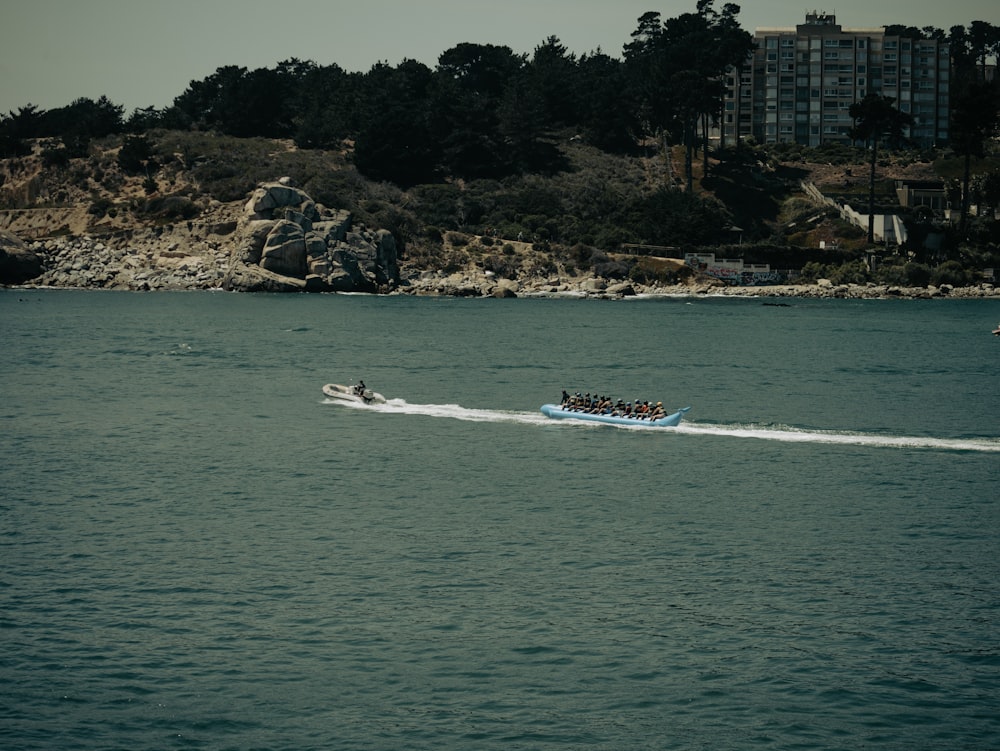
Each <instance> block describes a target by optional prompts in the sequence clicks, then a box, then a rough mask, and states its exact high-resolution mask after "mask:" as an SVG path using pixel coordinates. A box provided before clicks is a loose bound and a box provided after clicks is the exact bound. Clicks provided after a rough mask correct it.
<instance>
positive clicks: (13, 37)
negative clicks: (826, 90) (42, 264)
mask: <svg viewBox="0 0 1000 751" xmlns="http://www.w3.org/2000/svg"><path fill="white" fill-rule="evenodd" d="M724 2H725V0H716V3H715V7H716V9H717V10H719V9H721V8H722V5H723V4H724ZM737 4H739V5H740V6H741V7H742V9H743V10H742V12H741V13H740V15H739V20H740V24H741V26H742V27H743V28H744V29H746V30H747V31H750V32H751V33H752V32H753V30H754V29H755V28H757V27H759V26H765V27H772V26H794V25H795V24H797V23H801V22H802V21H803V20H804V19H805V14H806V12H808V11H812V10H819V11H825V12H827V13H832V14H835V15H836V16H837V21H838V23H840V24H841V25H843V26H845V27H873V26H882V25H886V24H894V23H900V24H905V25H908V26H916V27H924V26H936V27H938V28H941V29H945V30H947V29H949V28H950V27H952V26H955V25H963V26H968V24H969V23H970V22H972V21H975V20H979V21H987V22H989V23H993V24H996V25H1000V4H998V3H997V2H996V0H951V2H940V1H939V0H837V1H836V5H835V7H830V6H816V5H808V6H800V5H798V4H790V3H788V2H783V1H782V0H751V1H749V2H743V3H737ZM695 6H696V0H684V2H680V1H679V0H670V1H668V2H660V3H656V2H654V1H653V0H419V1H418V0H353V1H352V2H347V0H281V1H280V2H275V1H274V0H157V1H156V2H152V1H151V0H0V113H3V114H6V113H9V112H12V111H16V110H17V109H18V108H19V107H22V106H25V105H27V104H34V105H36V106H37V107H39V108H41V109H43V110H46V109H53V108H56V107H62V106H65V105H67V104H69V103H71V102H72V101H73V100H74V99H77V98H79V97H89V98H91V99H97V98H99V97H100V96H107V97H108V99H110V100H111V101H112V102H114V103H115V104H119V105H122V106H123V107H124V108H125V115H126V116H128V115H129V114H130V113H131V112H132V111H133V110H134V109H136V108H139V107H151V106H152V107H157V108H160V107H166V106H169V105H170V104H171V103H172V102H173V99H174V97H176V96H178V95H180V94H181V93H182V92H183V91H184V90H185V89H186V88H187V86H188V84H189V83H190V82H191V81H193V80H201V79H204V78H207V77H208V76H210V75H211V74H212V73H214V72H215V71H216V69H218V68H220V67H222V66H225V65H238V66H243V67H246V68H248V69H250V70H253V69H255V68H269V67H273V66H274V65H275V64H276V63H278V62H280V61H282V60H287V59H289V58H293V57H294V58H298V59H300V60H312V61H313V62H315V63H316V64H318V65H331V64H334V63H336V64H337V65H339V66H340V67H341V68H343V69H344V70H346V71H359V72H365V71H367V70H369V69H370V68H371V67H372V66H373V65H375V64H376V63H378V62H384V63H387V64H388V65H391V66H395V65H398V64H399V63H400V62H401V61H402V60H404V59H412V60H417V61H419V62H422V63H424V64H426V65H427V66H429V67H432V68H433V67H434V66H435V65H436V64H437V59H438V56H439V55H440V54H441V53H442V52H444V51H446V50H448V49H450V48H452V47H454V46H456V45H458V44H461V43H463V42H471V43H476V44H497V45H506V46H508V47H510V48H511V49H512V50H513V51H514V52H516V53H527V54H529V55H530V54H531V53H532V52H533V51H534V50H535V48H536V47H538V46H539V45H540V44H541V43H542V42H543V41H544V40H545V39H547V38H548V37H550V36H555V37H558V38H559V40H560V41H561V42H562V44H563V45H564V46H565V47H566V48H567V49H568V50H569V52H572V53H574V54H576V55H577V56H579V55H582V54H584V53H589V52H594V51H596V50H598V49H600V50H601V51H602V52H604V53H606V54H608V55H611V56H612V57H620V56H621V51H622V46H623V45H624V44H626V43H627V42H628V41H629V40H630V34H631V33H632V32H633V31H634V30H635V29H636V27H637V25H638V24H637V20H638V18H639V17H640V16H641V15H642V14H643V13H646V12H647V11H657V12H659V13H660V14H661V16H662V18H664V19H667V18H672V17H674V16H678V15H680V14H682V13H691V12H694V10H695Z"/></svg>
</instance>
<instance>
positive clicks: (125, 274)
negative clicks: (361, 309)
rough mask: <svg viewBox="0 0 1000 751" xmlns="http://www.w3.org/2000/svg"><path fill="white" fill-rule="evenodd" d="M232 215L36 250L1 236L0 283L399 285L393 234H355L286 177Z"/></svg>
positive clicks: (349, 288)
mask: <svg viewBox="0 0 1000 751" xmlns="http://www.w3.org/2000/svg"><path fill="white" fill-rule="evenodd" d="M234 212H238V209H236V208H235V207H233V208H229V209H228V210H227V209H226V208H225V207H221V208H220V207H217V210H216V212H215V216H214V217H211V216H210V217H209V218H208V219H206V220H202V221H187V222H180V223H177V224H168V225H163V226H156V227H140V228H136V229H131V230H125V231H119V232H111V233H106V234H101V235H77V236H65V237H56V238H48V239H45V240H39V241H36V242H34V243H32V244H31V245H26V244H25V243H23V242H21V241H20V240H19V239H18V238H17V237H16V236H14V235H12V234H10V233H4V238H2V242H0V284H23V283H30V284H32V285H34V286H47V287H83V288H106V289H126V290H154V289H214V288H221V289H227V290H233V291H239V292H258V291H267V292H298V291H318V292H327V291H330V292H378V291H388V290H390V289H392V288H394V287H395V286H396V285H398V283H399V265H398V260H397V252H396V243H395V240H394V238H393V236H392V233H390V232H388V231H387V230H375V231H371V230H367V229H365V228H363V227H361V228H354V227H352V221H351V215H350V213H349V212H347V211H336V210H329V209H326V208H325V207H323V206H322V205H320V204H317V203H315V202H314V201H313V200H312V199H311V198H310V197H309V196H308V195H307V194H306V193H305V192H303V191H301V190H299V189H298V188H295V187H294V186H292V185H291V184H290V181H288V180H287V179H282V180H281V181H278V182H275V183H267V184H264V185H261V186H260V187H259V188H258V189H257V190H256V191H254V193H253V195H252V196H251V197H250V200H249V201H248V202H247V203H246V205H245V206H244V207H243V210H242V213H241V214H238V215H237V214H236V213H234ZM234 216H235V218H234Z"/></svg>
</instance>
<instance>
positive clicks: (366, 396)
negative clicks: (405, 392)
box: [323, 383, 385, 404]
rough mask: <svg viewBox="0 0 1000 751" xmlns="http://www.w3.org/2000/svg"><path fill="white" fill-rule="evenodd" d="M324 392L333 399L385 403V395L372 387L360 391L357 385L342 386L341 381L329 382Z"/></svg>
mask: <svg viewBox="0 0 1000 751" xmlns="http://www.w3.org/2000/svg"><path fill="white" fill-rule="evenodd" d="M323 393H324V394H326V395H327V396H329V397H330V398H331V399H340V400H342V401H345V402H356V403H358V404H385V397H384V396H382V395H381V394H379V393H376V392H374V391H372V390H371V389H367V388H366V389H365V390H364V391H359V390H358V387H356V386H342V385H341V384H339V383H328V384H326V385H325V386H324V387H323Z"/></svg>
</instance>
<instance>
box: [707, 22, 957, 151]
mask: <svg viewBox="0 0 1000 751" xmlns="http://www.w3.org/2000/svg"><path fill="white" fill-rule="evenodd" d="M885 32H886V29H885V28H884V27H881V28H874V29H845V28H843V27H841V26H840V24H838V23H837V19H836V16H833V15H830V14H826V13H816V12H814V13H807V14H806V22H805V23H804V24H799V25H798V26H795V27H794V28H760V29H757V30H756V32H755V35H754V40H755V41H756V43H757V45H758V48H757V51H756V52H755V53H754V54H753V57H752V59H750V60H748V62H747V65H746V66H745V67H744V68H743V69H742V70H741V71H733V73H732V74H731V76H730V77H729V78H728V80H727V83H728V86H727V94H726V100H725V109H724V112H723V117H722V123H721V129H722V133H721V136H722V138H723V139H724V143H725V144H727V145H731V144H733V143H734V142H735V138H736V134H737V133H739V135H740V137H741V138H745V137H747V136H751V135H752V136H753V137H754V139H755V140H757V141H758V142H759V143H778V142H783V141H790V142H796V143H801V144H804V145H808V146H818V145H819V144H821V143H829V142H836V143H850V140H851V139H850V137H849V136H848V132H849V131H850V129H851V127H852V126H853V125H854V123H853V121H852V120H851V116H850V114H849V113H848V110H849V108H850V106H851V104H853V103H854V102H856V101H860V100H861V99H863V98H864V96H865V95H866V94H868V93H870V92H874V93H876V94H881V95H883V96H890V97H892V98H894V99H895V100H896V107H897V108H899V109H900V110H901V111H903V112H908V113H909V114H910V115H912V116H913V119H914V125H913V127H911V128H910V131H909V136H910V138H911V139H912V140H913V141H915V142H916V143H917V144H919V145H921V146H932V145H934V144H940V143H944V142H945V141H947V139H948V83H949V68H950V57H949V49H948V43H947V42H940V41H937V40H934V39H914V38H910V37H905V36H891V35H887V34H886V33H885Z"/></svg>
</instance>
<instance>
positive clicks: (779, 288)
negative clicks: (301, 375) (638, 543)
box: [10, 225, 1000, 300]
mask: <svg viewBox="0 0 1000 751" xmlns="http://www.w3.org/2000/svg"><path fill="white" fill-rule="evenodd" d="M232 231H233V228H231V227H229V226H225V225H222V226H214V227H211V228H206V227H204V226H202V227H192V228H188V227H186V226H179V227H171V228H163V229H160V230H158V231H154V230H150V231H147V232H142V233H121V234H118V235H115V236H108V237H93V236H79V237H71V238H58V239H54V240H45V241H36V242H33V243H28V244H25V247H26V248H27V249H28V250H29V251H30V252H31V253H32V254H34V255H35V256H37V257H38V258H39V260H40V262H41V266H42V268H43V269H44V270H43V271H42V273H41V274H40V275H39V276H37V277H35V278H33V279H30V280H27V281H25V282H23V283H21V284H17V285H10V286H16V287H18V288H63V289H65V288H72V289H113V290H129V291H156V290H214V289H223V290H229V291H278V292H292V291H306V290H307V283H306V281H305V280H299V279H293V278H290V277H284V276H281V275H279V274H274V273H272V272H268V271H266V270H264V269H260V268H254V267H252V266H248V265H247V264H245V263H243V262H241V261H240V260H239V259H237V258H234V256H233V254H232V252H231V251H230V250H228V249H227V248H226V247H225V243H224V242H222V238H223V237H225V235H226V234H228V233H230V232H232ZM378 291H379V292H381V293H383V294H389V295H417V296H439V297H507V298H515V297H520V298H530V297H565V298H578V299H579V298H584V299H589V298H592V299H624V298H629V297H653V296H662V297H704V296H713V297H755V298H763V299H768V298H772V299H774V298H840V299H913V300H930V299H939V298H949V299H996V298H1000V289H998V288H997V287H995V286H994V285H992V284H980V285H977V286H973V287H951V286H949V285H942V286H940V287H936V286H929V287H897V286H887V285H878V284H863V285H861V284H833V283H831V282H829V281H828V280H823V279H821V280H819V282H817V283H815V284H783V285H769V286H758V287H736V286H727V285H724V284H721V283H719V282H717V281H715V280H711V279H700V280H693V281H691V282H690V283H687V284H675V285H642V284H636V283H633V282H628V281H624V282H623V281H615V280H608V279H602V278H599V277H598V278H595V277H593V276H547V277H544V278H541V277H534V278H526V279H517V280H514V279H503V278H497V277H496V276H495V275H493V274H492V273H490V272H482V271H480V270H474V271H463V272H457V273H453V274H446V273H444V272H439V271H427V270H408V269H407V268H406V266H405V264H400V277H399V280H398V282H397V283H395V284H393V285H392V286H391V287H389V288H387V289H381V290H378Z"/></svg>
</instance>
